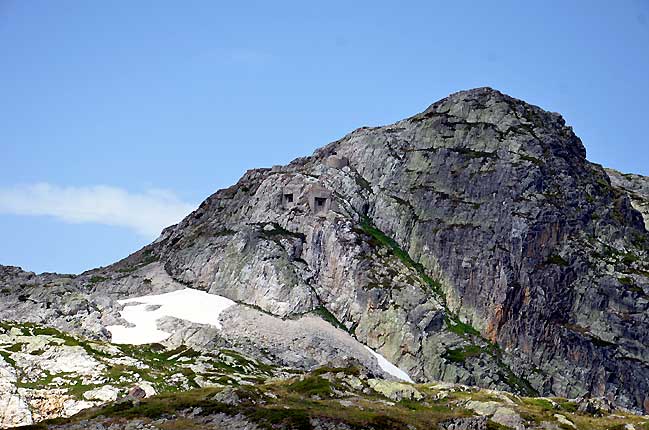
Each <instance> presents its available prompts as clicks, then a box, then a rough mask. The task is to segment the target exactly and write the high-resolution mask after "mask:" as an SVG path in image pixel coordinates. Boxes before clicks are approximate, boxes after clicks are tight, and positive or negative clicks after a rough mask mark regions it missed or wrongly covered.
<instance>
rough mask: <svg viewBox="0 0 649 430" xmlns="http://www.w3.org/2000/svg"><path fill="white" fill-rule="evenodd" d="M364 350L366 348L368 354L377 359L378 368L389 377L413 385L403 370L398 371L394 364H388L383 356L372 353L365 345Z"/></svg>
mask: <svg viewBox="0 0 649 430" xmlns="http://www.w3.org/2000/svg"><path fill="white" fill-rule="evenodd" d="M365 348H367V350H368V351H369V352H370V354H372V355H373V356H374V357H376V359H377V360H378V362H379V367H380V368H381V369H383V370H384V371H385V372H387V373H389V374H390V375H392V376H394V377H396V378H399V379H401V380H402V381H405V382H410V383H413V384H414V383H415V381H413V380H412V379H411V378H410V376H408V374H407V373H406V372H404V371H403V370H401V369H399V368H398V367H397V366H395V365H394V364H392V363H390V362H389V361H388V360H387V358H385V357H384V356H382V355H381V354H379V353H378V352H374V351H373V350H372V348H370V347H369V346H367V345H365Z"/></svg>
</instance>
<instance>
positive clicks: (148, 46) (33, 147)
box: [0, 0, 649, 273]
mask: <svg viewBox="0 0 649 430" xmlns="http://www.w3.org/2000/svg"><path fill="white" fill-rule="evenodd" d="M311 3H317V4H311ZM0 55H1V57H0V58H2V62H1V63H0V65H1V67H0V94H1V96H0V154H1V157H2V158H1V160H2V163H1V169H0V237H1V238H2V239H1V240H0V264H11V265H19V266H22V267H23V268H25V269H28V270H33V271H37V272H42V271H59V272H73V273H74V272H80V271H82V270H85V269H89V268H92V267H95V266H99V265H106V264H109V263H111V262H113V261H115V260H117V259H119V258H121V257H123V256H126V255H128V254H129V253H130V252H132V251H135V250H136V249H138V248H139V247H141V246H142V245H144V244H146V243H148V242H150V241H151V240H152V238H153V237H154V236H155V231H157V229H158V227H159V226H160V225H165V224H166V223H170V222H174V220H175V219H176V218H178V217H181V216H182V214H183V213H185V212H186V211H188V210H189V209H190V208H192V207H194V206H196V205H198V204H199V203H200V202H201V201H202V200H203V199H204V198H206V197H207V196H209V195H210V194H211V193H213V192H214V191H215V190H217V189H218V188H222V187H225V186H228V185H230V184H232V183H234V182H236V180H237V179H238V178H239V177H240V176H241V174H242V173H243V172H244V171H245V170H246V169H249V168H253V167H264V166H271V165H274V164H283V163H286V162H288V161H290V160H291V159H293V158H295V157H298V156H302V155H308V154H310V153H311V152H312V151H313V150H314V149H315V148H317V147H319V146H322V145H324V144H326V143H328V142H330V141H332V140H335V139H337V138H339V137H341V136H343V135H344V134H346V133H348V132H349V131H351V130H353V129H355V128H357V127H360V126H363V125H381V124H386V123H390V122H393V121H396V120H398V119H401V118H404V117H407V116H410V115H412V114H415V113H417V112H419V111H421V110H423V109H425V108H426V107H427V106H428V105H429V104H430V103H432V102H434V101H436V100H438V99H440V98H442V97H445V96H446V95H448V94H449V93H452V92H455V91H458V90H462V89H468V88H473V87H478V86H492V87H494V88H497V89H499V90H501V91H503V92H506V93H508V94H510V95H512V96H514V97H518V98H522V99H524V100H527V101H529V102H531V103H533V104H537V105H539V106H541V107H543V108H545V109H547V110H551V111H557V112H560V113H562V114H563V115H564V117H565V118H566V120H567V122H568V123H569V124H570V125H572V126H573V127H574V129H575V131H576V132H577V134H578V135H579V136H580V137H581V138H582V140H583V142H584V144H585V145H586V148H587V150H588V156H589V159H591V160H593V161H595V162H598V163H601V164H605V165H607V166H611V167H614V168H617V169H620V170H623V171H627V172H636V173H641V174H645V175H649V148H648V145H649V139H648V138H647V131H646V130H647V123H648V122H647V118H649V102H648V101H649V1H647V0H621V1H617V2H611V1H590V0H583V1H576V0H573V1H537V2H520V1H492V2H478V1H455V2H442V1H421V2H419V1H413V2H407V3H403V2H382V1H371V2H370V1H367V2H364V1H356V2H349V1H344V2H343V1H340V2H339V1H327V2H288V1H287V2H282V1H277V2H255V1H247V2H227V3H226V2H218V1H182V2H180V1H173V2H172V1H144V0H140V1H127V0H115V1H108V2H100V1H94V2H88V1H82V0H76V1H71V0H58V1H46V0H33V1H18V0H0Z"/></svg>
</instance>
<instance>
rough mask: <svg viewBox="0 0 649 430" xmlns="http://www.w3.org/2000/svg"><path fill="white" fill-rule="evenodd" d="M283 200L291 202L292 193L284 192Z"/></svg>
mask: <svg viewBox="0 0 649 430" xmlns="http://www.w3.org/2000/svg"><path fill="white" fill-rule="evenodd" d="M284 201H285V202H286V203H293V194H284Z"/></svg>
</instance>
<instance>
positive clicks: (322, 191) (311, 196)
mask: <svg viewBox="0 0 649 430" xmlns="http://www.w3.org/2000/svg"><path fill="white" fill-rule="evenodd" d="M307 195H308V200H309V208H310V209H311V212H312V213H314V214H325V213H327V212H329V210H330V209H331V207H332V199H331V191H329V190H328V189H326V188H324V187H323V186H322V185H319V184H313V185H312V186H311V188H310V189H309V191H308V194H307Z"/></svg>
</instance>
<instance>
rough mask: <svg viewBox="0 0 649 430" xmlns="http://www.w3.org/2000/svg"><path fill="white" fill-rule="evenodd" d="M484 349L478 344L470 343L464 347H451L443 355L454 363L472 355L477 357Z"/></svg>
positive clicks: (463, 360)
mask: <svg viewBox="0 0 649 430" xmlns="http://www.w3.org/2000/svg"><path fill="white" fill-rule="evenodd" d="M483 352H485V351H484V349H483V348H481V347H479V346H478V345H468V346H465V347H462V348H457V349H449V350H448V351H446V352H445V353H444V354H442V357H443V358H444V359H446V360H448V361H451V362H453V363H463V362H465V361H466V360H467V358H470V357H477V356H479V355H481V354H482V353H483Z"/></svg>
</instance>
